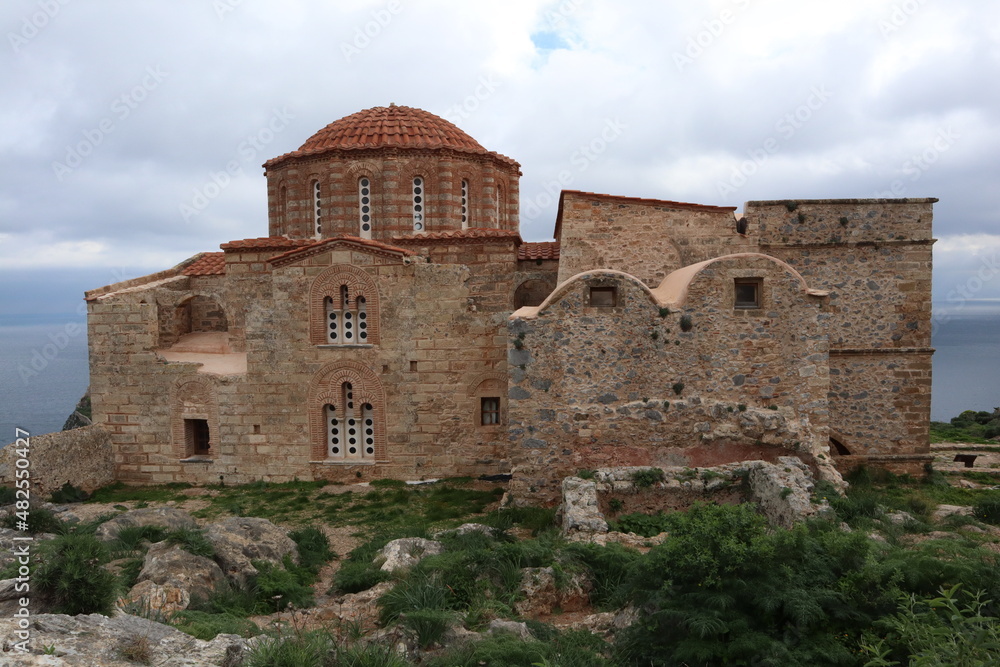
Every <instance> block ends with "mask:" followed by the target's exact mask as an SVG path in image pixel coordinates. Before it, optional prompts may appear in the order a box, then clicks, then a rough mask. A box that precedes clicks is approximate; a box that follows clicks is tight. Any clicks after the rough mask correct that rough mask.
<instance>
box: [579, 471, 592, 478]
mask: <svg viewBox="0 0 1000 667" xmlns="http://www.w3.org/2000/svg"><path fill="white" fill-rule="evenodd" d="M576 476H577V477H579V478H580V479H594V471H593V470H578V471H577V473H576Z"/></svg>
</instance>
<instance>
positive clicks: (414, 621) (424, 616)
mask: <svg viewBox="0 0 1000 667" xmlns="http://www.w3.org/2000/svg"><path fill="white" fill-rule="evenodd" d="M454 620H455V614H454V612H451V611H445V610H442V609H418V610H415V611H408V612H406V613H405V614H403V615H401V616H400V617H399V624H400V625H402V626H403V627H404V628H406V629H408V630H410V631H411V632H413V634H414V636H415V637H416V638H417V644H418V645H419V646H420V648H428V647H430V646H433V645H434V644H437V643H438V642H440V641H441V637H443V636H444V633H445V632H446V631H447V630H448V626H449V625H451V623H452V621H454Z"/></svg>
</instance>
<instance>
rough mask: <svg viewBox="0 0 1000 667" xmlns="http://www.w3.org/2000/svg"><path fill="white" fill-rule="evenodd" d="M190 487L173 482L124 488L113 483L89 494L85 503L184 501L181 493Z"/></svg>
mask: <svg viewBox="0 0 1000 667" xmlns="http://www.w3.org/2000/svg"><path fill="white" fill-rule="evenodd" d="M189 488H191V485H190V484H188V483H186V482H174V483H171V484H164V485H162V486H126V485H125V484H123V483H122V482H115V483H114V484H109V485H108V486H102V487H101V488H99V489H97V490H96V491H94V492H93V493H92V494H90V498H89V499H88V500H87V501H86V502H89V503H124V502H135V501H145V502H148V503H167V502H170V501H171V500H174V501H180V500H186V499H187V496H185V495H184V494H183V493H181V491H182V490H183V489H189Z"/></svg>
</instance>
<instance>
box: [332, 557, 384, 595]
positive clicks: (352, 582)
mask: <svg viewBox="0 0 1000 667" xmlns="http://www.w3.org/2000/svg"><path fill="white" fill-rule="evenodd" d="M390 578H391V577H390V576H389V573H388V572H383V571H382V570H380V569H379V568H377V567H375V566H374V565H372V564H371V563H344V564H343V565H341V566H340V569H339V570H337V574H336V575H334V578H333V586H332V587H331V592H339V593H360V592H361V591H367V590H368V589H369V588H372V587H373V586H375V585H377V584H380V583H382V582H383V581H388V580H389V579H390Z"/></svg>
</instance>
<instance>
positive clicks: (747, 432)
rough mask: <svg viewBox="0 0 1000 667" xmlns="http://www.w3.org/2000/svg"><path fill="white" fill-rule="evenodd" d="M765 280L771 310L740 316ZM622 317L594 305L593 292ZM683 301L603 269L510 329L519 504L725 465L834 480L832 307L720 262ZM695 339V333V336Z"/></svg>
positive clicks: (766, 274) (787, 283)
mask: <svg viewBox="0 0 1000 667" xmlns="http://www.w3.org/2000/svg"><path fill="white" fill-rule="evenodd" d="M748 275H752V276H755V277H759V278H761V279H762V281H763V283H762V285H763V292H764V296H763V298H764V304H765V305H766V307H765V308H762V309H757V310H752V311H751V310H747V311H738V310H735V309H734V307H733V287H732V285H733V281H734V279H735V278H737V277H746V276H748ZM602 286H604V287H606V286H611V287H614V288H615V290H616V292H617V294H616V299H617V301H616V305H615V307H613V308H598V307H593V306H591V305H589V301H588V298H589V294H588V291H589V290H590V289H591V288H592V287H602ZM683 294H684V296H683V300H682V301H681V302H675V301H669V300H667V297H666V295H664V294H660V293H658V295H657V296H654V294H653V293H651V292H650V291H649V290H648V289H647V288H646V287H645V286H643V285H642V283H641V282H640V281H638V280H637V279H636V278H634V277H632V276H628V275H626V274H621V273H616V272H611V271H595V272H590V273H585V274H581V275H579V276H577V278H576V279H574V280H573V281H570V282H569V283H567V284H563V285H561V286H560V288H559V290H558V291H557V292H556V293H555V294H553V296H552V297H550V298H549V300H548V301H547V304H546V305H545V306H543V307H542V308H540V309H529V308H524V309H521V310H520V311H517V312H516V313H514V315H513V316H512V317H511V322H510V337H511V345H510V348H509V353H508V366H509V368H510V393H509V400H510V436H511V438H510V439H511V445H512V451H511V460H512V463H513V465H514V469H515V478H514V480H513V485H514V486H513V491H512V493H514V495H515V496H516V497H518V498H524V497H529V498H532V499H536V500H542V501H546V502H554V500H555V498H556V496H557V494H558V480H559V479H561V478H562V477H565V476H567V475H569V474H573V473H574V472H575V471H576V470H578V469H580V468H595V467H609V466H618V465H633V466H634V465H657V466H660V465H713V464H718V463H726V462H730V461H738V460H748V459H754V458H760V459H765V460H775V458H776V457H778V456H781V455H786V454H788V452H789V451H796V452H798V453H801V454H803V456H805V458H807V459H809V460H810V462H811V463H812V464H813V465H817V466H823V467H826V468H828V467H829V466H828V461H826V451H827V441H828V433H827V392H828V389H829V376H828V354H827V342H826V335H825V333H824V331H823V328H822V326H821V320H822V319H823V318H824V316H825V315H824V313H823V308H824V304H825V299H824V298H823V297H821V296H817V295H813V294H811V293H809V292H808V291H807V289H806V285H805V284H804V283H803V282H802V280H801V278H800V277H799V276H798V275H797V274H795V272H794V271H792V270H791V269H790V268H789V267H787V265H784V264H783V263H781V262H778V261H776V260H773V259H771V258H767V257H765V256H762V255H737V256H732V257H729V258H722V259H720V260H717V261H715V262H712V263H709V264H707V265H705V266H703V267H701V270H700V271H698V272H697V273H695V274H694V275H692V276H691V277H690V279H689V280H688V282H687V283H686V289H685V290H684V291H683ZM686 329H687V330H686Z"/></svg>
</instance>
